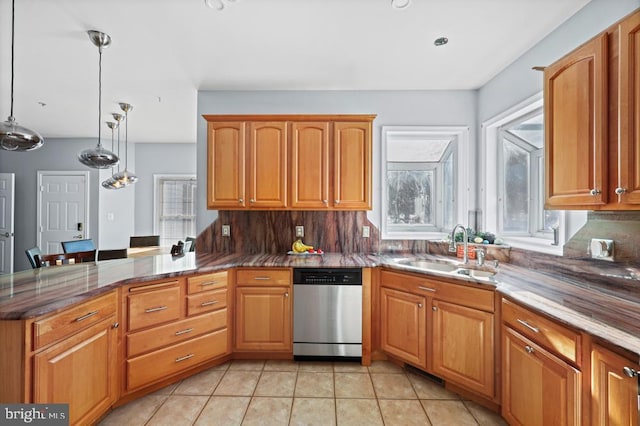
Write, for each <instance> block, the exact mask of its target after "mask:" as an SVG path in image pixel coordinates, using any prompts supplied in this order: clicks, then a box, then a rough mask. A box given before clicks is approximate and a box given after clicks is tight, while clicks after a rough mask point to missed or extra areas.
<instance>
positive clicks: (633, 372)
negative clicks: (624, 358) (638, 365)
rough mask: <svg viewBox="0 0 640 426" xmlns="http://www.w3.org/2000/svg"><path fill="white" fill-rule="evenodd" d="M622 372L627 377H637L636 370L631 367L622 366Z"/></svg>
mask: <svg viewBox="0 0 640 426" xmlns="http://www.w3.org/2000/svg"><path fill="white" fill-rule="evenodd" d="M622 372H623V373H624V374H625V375H626V376H628V377H638V372H637V371H636V370H634V369H633V368H631V367H624V368H623V369H622Z"/></svg>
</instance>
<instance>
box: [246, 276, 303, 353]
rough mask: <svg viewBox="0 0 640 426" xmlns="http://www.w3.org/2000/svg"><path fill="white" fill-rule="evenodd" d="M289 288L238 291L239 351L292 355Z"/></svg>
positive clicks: (260, 288) (252, 288)
mask: <svg viewBox="0 0 640 426" xmlns="http://www.w3.org/2000/svg"><path fill="white" fill-rule="evenodd" d="M289 293H290V289H289V287H238V288H237V289H236V347H235V349H236V350H237V351H291V350H292V349H293V341H292V337H291V297H289Z"/></svg>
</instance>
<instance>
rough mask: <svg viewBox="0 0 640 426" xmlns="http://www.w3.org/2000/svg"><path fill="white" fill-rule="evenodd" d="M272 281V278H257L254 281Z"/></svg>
mask: <svg viewBox="0 0 640 426" xmlns="http://www.w3.org/2000/svg"><path fill="white" fill-rule="evenodd" d="M270 279H271V277H255V278H254V280H256V281H269V280H270Z"/></svg>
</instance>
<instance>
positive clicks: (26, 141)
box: [0, 0, 44, 151]
mask: <svg viewBox="0 0 640 426" xmlns="http://www.w3.org/2000/svg"><path fill="white" fill-rule="evenodd" d="M15 9H16V1H15V0H13V1H12V2H11V112H10V113H9V118H8V119H7V121H3V122H2V123H0V147H2V149H6V150H7V151H33V150H34V149H38V148H40V147H41V146H42V144H43V143H44V139H42V136H40V135H39V134H38V132H36V131H34V130H30V129H27V128H26V127H23V126H19V125H18V123H17V122H16V119H15V117H14V116H13V78H14V74H15V73H14V65H13V62H14V53H13V51H14V44H15V20H16V13H15Z"/></svg>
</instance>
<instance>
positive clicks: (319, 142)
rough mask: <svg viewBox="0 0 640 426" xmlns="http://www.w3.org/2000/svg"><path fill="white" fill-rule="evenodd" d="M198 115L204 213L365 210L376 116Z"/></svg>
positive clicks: (369, 197)
mask: <svg viewBox="0 0 640 426" xmlns="http://www.w3.org/2000/svg"><path fill="white" fill-rule="evenodd" d="M204 118H205V119H206V120H207V121H208V139H207V146H208V154H207V156H208V160H207V168H208V189H207V207H208V208H209V209H222V210H242V209H256V210H285V209H289V210H367V209H369V210H370V209H371V179H372V170H371V162H372V139H371V138H372V121H373V119H374V116H371V115H251V116H249V115H205V116H204ZM220 169H221V170H220Z"/></svg>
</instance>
